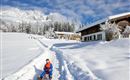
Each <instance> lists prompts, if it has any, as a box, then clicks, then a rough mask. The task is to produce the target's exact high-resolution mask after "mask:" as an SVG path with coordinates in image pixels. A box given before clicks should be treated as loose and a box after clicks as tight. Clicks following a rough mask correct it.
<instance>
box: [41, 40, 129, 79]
mask: <svg viewBox="0 0 130 80" xmlns="http://www.w3.org/2000/svg"><path fill="white" fill-rule="evenodd" d="M42 41H43V42H45V43H47V44H49V45H50V44H51V45H52V44H53V46H56V47H57V48H58V50H60V55H62V58H63V59H64V61H66V63H67V66H68V69H69V71H70V74H71V75H72V76H73V78H74V80H91V79H87V75H85V72H86V73H87V72H89V73H90V75H91V76H93V77H95V76H96V77H98V78H100V79H102V80H129V74H130V72H129V71H130V68H129V64H130V60H129V59H130V39H127V38H126V39H119V40H113V41H110V42H104V41H97V42H76V41H63V40H59V41H58V40H50V41H49V40H42ZM91 72H92V73H91ZM96 77H95V78H96Z"/></svg>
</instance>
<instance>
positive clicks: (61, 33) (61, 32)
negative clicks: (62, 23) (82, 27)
mask: <svg viewBox="0 0 130 80" xmlns="http://www.w3.org/2000/svg"><path fill="white" fill-rule="evenodd" d="M55 33H56V34H75V33H73V32H58V31H55Z"/></svg>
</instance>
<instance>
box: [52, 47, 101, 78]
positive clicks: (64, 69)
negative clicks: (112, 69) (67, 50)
mask: <svg viewBox="0 0 130 80" xmlns="http://www.w3.org/2000/svg"><path fill="white" fill-rule="evenodd" d="M51 50H52V51H55V53H56V56H57V59H58V61H59V71H60V74H61V76H60V78H59V79H60V80H101V79H98V78H97V77H96V76H95V75H94V74H93V73H92V72H91V71H90V70H89V69H88V68H87V67H86V68H87V69H88V70H87V71H83V70H82V69H81V68H80V67H78V66H77V64H75V63H74V62H70V61H68V60H67V59H65V57H64V56H63V52H62V51H61V50H59V49H58V48H57V47H55V46H52V48H51Z"/></svg>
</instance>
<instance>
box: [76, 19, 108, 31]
mask: <svg viewBox="0 0 130 80" xmlns="http://www.w3.org/2000/svg"><path fill="white" fill-rule="evenodd" d="M106 20H107V18H104V19H101V20H98V21H96V22H94V23H92V24H89V25H87V26H85V27H82V28H80V29H79V30H77V31H76V32H80V31H82V30H84V29H88V28H90V27H92V26H94V25H97V24H101V23H103V22H105V21H106Z"/></svg>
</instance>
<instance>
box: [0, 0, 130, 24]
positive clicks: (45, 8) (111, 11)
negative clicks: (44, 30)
mask: <svg viewBox="0 0 130 80" xmlns="http://www.w3.org/2000/svg"><path fill="white" fill-rule="evenodd" d="M0 6H1V7H8V8H10V7H16V8H19V9H23V10H24V9H25V10H30V9H38V10H41V11H42V12H43V13H44V14H49V13H53V12H56V13H60V14H62V15H64V16H66V17H68V18H71V19H74V20H78V21H80V22H81V23H83V24H89V23H92V22H95V21H97V20H100V19H103V18H106V17H107V16H110V15H115V14H119V13H124V12H130V0H1V2H0Z"/></svg>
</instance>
